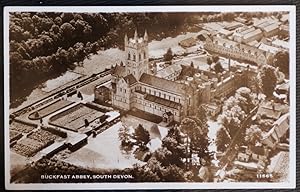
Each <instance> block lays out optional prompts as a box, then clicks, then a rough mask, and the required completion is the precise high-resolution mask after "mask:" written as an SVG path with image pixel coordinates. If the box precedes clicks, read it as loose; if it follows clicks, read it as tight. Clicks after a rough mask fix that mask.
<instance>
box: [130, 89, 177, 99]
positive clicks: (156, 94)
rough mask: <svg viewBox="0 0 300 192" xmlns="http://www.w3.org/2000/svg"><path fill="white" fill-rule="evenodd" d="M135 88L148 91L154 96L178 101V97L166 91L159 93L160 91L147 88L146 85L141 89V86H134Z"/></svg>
mask: <svg viewBox="0 0 300 192" xmlns="http://www.w3.org/2000/svg"><path fill="white" fill-rule="evenodd" d="M136 90H137V91H142V92H145V93H148V94H150V95H154V96H157V97H160V98H164V99H167V100H169V101H174V102H175V101H177V102H178V103H180V98H176V97H175V96H171V95H169V94H166V93H161V92H160V91H155V90H152V89H147V88H146V87H143V88H142V90H141V87H136Z"/></svg>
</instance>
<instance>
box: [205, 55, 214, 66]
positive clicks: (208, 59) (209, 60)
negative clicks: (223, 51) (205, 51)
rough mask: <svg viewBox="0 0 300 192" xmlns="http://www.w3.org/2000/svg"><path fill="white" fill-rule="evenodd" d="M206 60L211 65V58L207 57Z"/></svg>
mask: <svg viewBox="0 0 300 192" xmlns="http://www.w3.org/2000/svg"><path fill="white" fill-rule="evenodd" d="M206 62H207V64H208V65H209V66H211V64H212V63H213V61H212V58H211V57H207V59H206Z"/></svg>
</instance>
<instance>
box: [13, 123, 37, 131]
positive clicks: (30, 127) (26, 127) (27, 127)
mask: <svg viewBox="0 0 300 192" xmlns="http://www.w3.org/2000/svg"><path fill="white" fill-rule="evenodd" d="M9 128H10V130H13V131H17V132H20V133H29V132H31V131H32V130H33V129H35V126H34V125H29V124H28V125H27V124H24V123H20V122H16V121H13V122H12V123H11V124H10V126H9Z"/></svg>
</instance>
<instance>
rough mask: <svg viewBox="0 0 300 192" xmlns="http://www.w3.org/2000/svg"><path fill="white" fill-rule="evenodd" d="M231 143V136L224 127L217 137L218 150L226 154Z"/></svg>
mask: <svg viewBox="0 0 300 192" xmlns="http://www.w3.org/2000/svg"><path fill="white" fill-rule="evenodd" d="M230 141H231V138H230V135H229V134H228V132H227V131H226V129H225V128H224V127H222V128H221V129H219V130H218V132H217V136H216V146H217V150H218V151H221V152H224V151H226V149H227V147H228V146H229V144H230Z"/></svg>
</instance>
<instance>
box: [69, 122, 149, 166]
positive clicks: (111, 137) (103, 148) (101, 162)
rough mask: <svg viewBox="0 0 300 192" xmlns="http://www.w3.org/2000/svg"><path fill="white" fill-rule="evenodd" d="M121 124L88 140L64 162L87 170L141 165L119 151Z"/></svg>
mask: <svg viewBox="0 0 300 192" xmlns="http://www.w3.org/2000/svg"><path fill="white" fill-rule="evenodd" d="M122 126H123V125H122V123H121V122H118V123H117V124H115V125H113V126H112V127H110V128H108V129H107V130H105V131H104V132H102V133H101V134H100V135H97V137H95V138H89V142H88V144H87V145H85V146H84V147H82V148H80V149H79V150H77V151H76V152H74V153H72V154H70V156H69V157H67V158H66V159H64V161H65V162H67V163H70V164H73V165H76V166H80V167H84V168H87V169H93V170H96V169H125V168H130V167H132V166H133V165H134V164H136V163H137V164H143V162H141V161H139V160H137V159H135V158H134V157H133V155H132V154H131V155H125V154H123V152H122V151H121V149H120V145H121V142H120V140H119V129H120V128H121V127H122Z"/></svg>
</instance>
